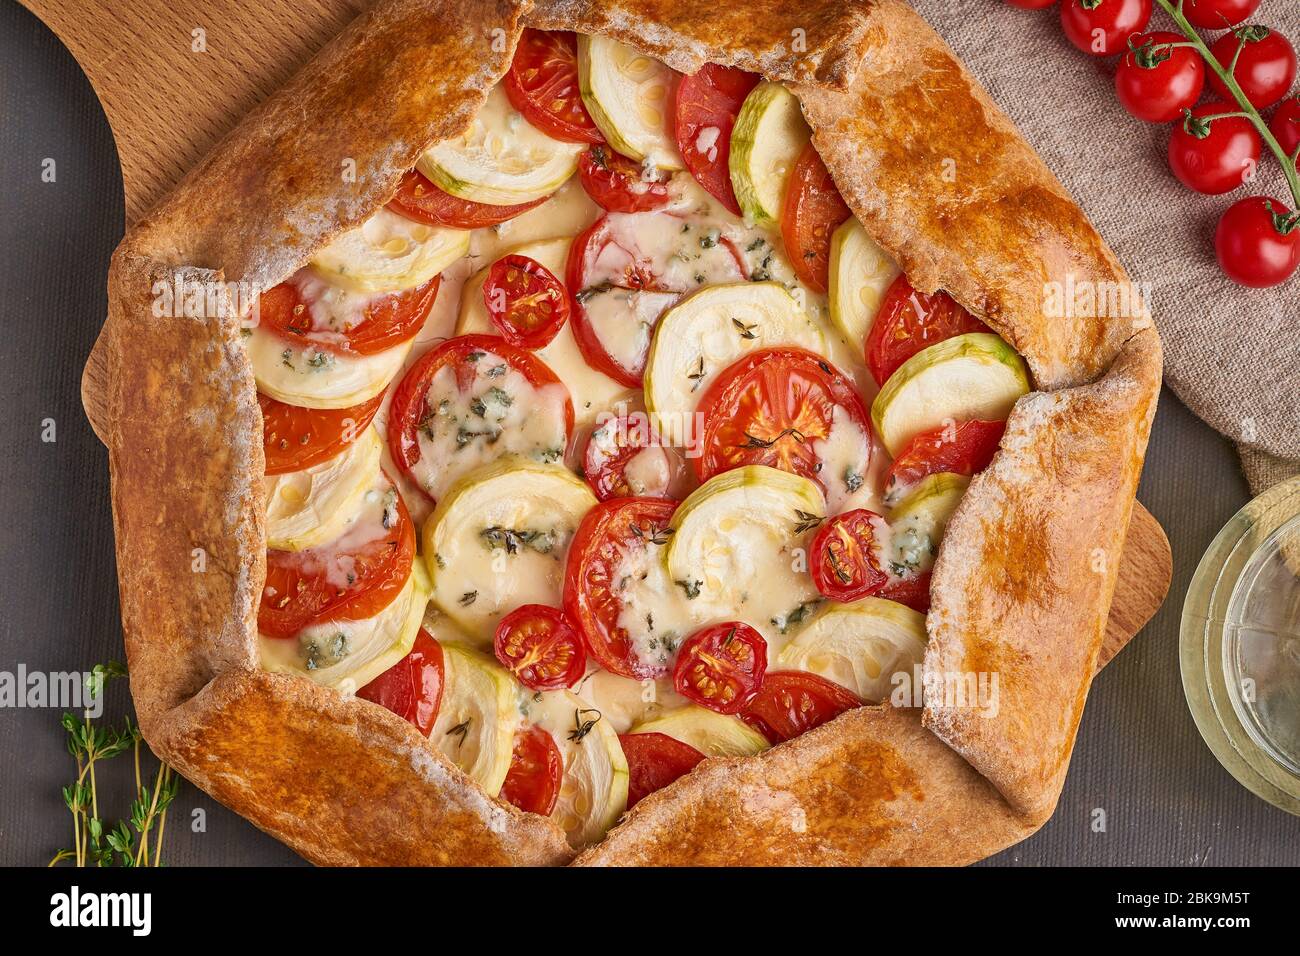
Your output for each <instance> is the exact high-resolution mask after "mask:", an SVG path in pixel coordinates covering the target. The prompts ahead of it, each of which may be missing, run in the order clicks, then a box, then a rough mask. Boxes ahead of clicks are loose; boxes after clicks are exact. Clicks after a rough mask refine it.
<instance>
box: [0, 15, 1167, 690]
mask: <svg viewBox="0 0 1300 956" xmlns="http://www.w3.org/2000/svg"><path fill="white" fill-rule="evenodd" d="M21 2H22V3H23V5H24V6H26V7H27V8H28V9H29V10H31V11H32V12H33V13H35V14H36V15H37V16H38V17H40V19H41V20H43V21H44V22H45V24H46V25H47V26H49V27H50V29H51V30H53V31H54V33H55V34H56V35H57V36H58V37H59V39H60V40H62V41H63V43H64V45H66V46H67V47H68V49H69V50H70V51H71V52H72V55H73V56H74V57H76V59H77V62H78V63H79V64H80V65H81V67H82V69H83V70H85V72H86V75H87V76H88V77H89V78H90V82H91V85H92V86H93V87H94V89H95V92H96V94H97V95H98V96H99V100H100V102H101V103H102V104H103V106H104V112H105V114H106V115H107V116H108V121H109V124H110V125H111V126H112V129H113V135H114V138H115V139H116V142H117V151H118V157H119V159H120V160H121V164H122V178H123V181H124V185H125V192H126V220H127V223H128V224H130V223H132V222H134V221H135V220H137V219H139V218H140V216H141V215H143V214H144V212H145V211H146V210H148V209H149V207H150V206H152V205H153V204H154V203H155V202H156V201H157V200H158V199H159V198H160V197H162V196H163V195H165V194H166V192H167V191H168V190H169V189H171V188H172V187H173V186H174V185H175V184H176V183H177V182H178V181H179V180H180V178H181V177H182V176H183V175H184V173H185V171H186V170H188V169H189V168H190V167H192V166H193V165H195V163H197V162H198V160H199V159H200V158H201V157H202V156H203V155H204V154H205V153H206V152H208V150H210V149H211V148H212V146H213V145H215V144H216V142H217V141H218V140H219V139H220V138H221V137H222V136H223V135H225V134H226V133H227V132H228V131H229V130H230V129H231V128H233V127H234V126H235V125H236V124H237V123H238V122H239V120H240V119H241V118H242V117H243V116H244V114H245V113H246V112H247V111H248V110H249V109H251V108H252V107H253V106H254V105H255V104H257V103H258V102H260V101H261V100H263V99H265V98H266V97H267V96H268V95H269V94H270V93H271V92H273V91H274V90H275V89H276V88H278V87H279V86H281V85H282V84H283V83H284V81H285V80H287V79H288V78H289V77H290V76H291V75H292V74H293V73H294V72H295V71H296V70H297V69H298V67H300V66H301V65H302V64H303V63H305V62H306V61H307V60H309V59H310V58H311V57H312V55H313V54H315V52H316V51H317V50H319V49H320V47H321V46H323V45H324V44H325V43H326V41H328V40H329V39H330V38H331V37H333V36H334V35H335V34H337V33H338V32H339V31H340V30H341V29H342V28H343V27H344V26H345V25H346V24H347V23H348V22H349V21H350V20H351V19H352V18H353V17H355V16H356V15H357V14H358V13H360V12H361V11H362V10H363V9H364V8H365V7H366V6H368V4H367V3H365V2H364V0H260V2H257V0H129V2H123V0H113V2H110V0H21ZM105 384H106V382H105V380H104V371H103V368H102V365H101V364H99V363H97V362H96V361H95V360H94V358H93V356H92V360H91V362H90V363H89V364H88V366H87V370H86V377H85V379H84V380H83V387H82V397H83V401H84V403H85V405H86V411H87V414H88V415H89V416H90V419H91V423H92V424H93V425H95V426H96V431H101V428H100V423H101V421H102V419H101V402H100V396H102V395H103V394H104V391H105V389H104V386H105ZM1172 567H1173V563H1172V558H1171V555H1170V550H1169V541H1168V539H1167V538H1166V537H1165V533H1164V530H1163V529H1162V528H1161V527H1160V524H1159V522H1157V521H1156V520H1155V518H1153V517H1152V516H1151V513H1150V512H1148V511H1147V510H1146V509H1145V508H1143V507H1142V506H1141V504H1139V505H1138V506H1137V508H1135V509H1134V512H1133V519H1132V522H1131V524H1130V525H1129V534H1128V539H1127V541H1126V542H1125V547H1124V554H1123V557H1122V559H1121V565H1120V570H1119V580H1118V582H1117V584H1116V588H1115V598H1114V602H1113V604H1112V607H1111V615H1110V621H1109V623H1108V627H1107V633H1106V642H1105V645H1104V647H1103V651H1102V661H1101V663H1103V664H1104V663H1105V662H1106V661H1108V660H1110V658H1111V657H1113V656H1114V655H1115V654H1116V653H1117V652H1118V651H1119V650H1120V649H1121V648H1122V647H1123V646H1124V645H1125V644H1126V643H1127V642H1128V641H1129V639H1130V638H1132V637H1133V635H1135V634H1136V633H1137V632H1138V631H1139V630H1140V629H1141V628H1142V626H1143V625H1144V624H1146V622H1147V621H1148V620H1150V619H1151V617H1152V615H1154V614H1155V612H1156V611H1157V610H1158V609H1159V607H1160V605H1161V604H1162V603H1163V602H1164V599H1165V595H1166V594H1167V593H1168V591H1169V582H1170V577H1171V575H1172ZM1099 666H1100V665H1099Z"/></svg>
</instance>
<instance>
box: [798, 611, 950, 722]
mask: <svg viewBox="0 0 1300 956" xmlns="http://www.w3.org/2000/svg"><path fill="white" fill-rule="evenodd" d="M925 645H926V633H925V616H924V615H922V614H920V613H918V612H916V611H913V610H912V609H911V608H910V607H904V606H903V605H902V604H897V603H895V602H893V601H885V600H881V599H879V598H872V597H868V598H862V599H861V600H859V601H854V602H853V603H852V604H831V603H828V604H825V605H823V606H822V607H820V608H818V609H817V610H816V611H815V612H814V613H813V615H812V617H811V618H810V619H809V620H808V622H807V623H806V624H804V625H803V626H802V627H801V628H800V630H799V633H798V634H797V635H796V636H795V639H794V640H793V641H791V642H790V643H789V644H788V645H786V648H785V650H784V651H782V652H781V655H780V657H778V658H777V661H776V663H775V664H774V665H773V670H800V671H809V672H810V673H813V674H816V675H818V676H819V677H825V678H826V679H827V680H831V681H834V682H835V683H837V684H839V685H840V686H841V687H847V688H848V689H849V690H851V691H853V693H855V694H857V695H858V696H859V697H861V698H862V699H863V700H864V701H866V702H867V703H869V704H874V703H879V702H880V701H882V700H884V699H885V698H886V697H888V696H889V694H890V691H891V690H892V688H893V680H892V679H893V676H894V674H896V673H898V672H900V671H901V672H903V673H906V674H907V675H908V678H909V679H910V678H911V676H912V667H913V665H915V664H919V663H921V661H922V660H924V658H925Z"/></svg>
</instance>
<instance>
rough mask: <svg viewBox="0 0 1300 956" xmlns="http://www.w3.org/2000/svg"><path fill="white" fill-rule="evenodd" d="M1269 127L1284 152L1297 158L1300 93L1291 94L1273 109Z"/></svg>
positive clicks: (1299, 139) (1299, 141)
mask: <svg viewBox="0 0 1300 956" xmlns="http://www.w3.org/2000/svg"><path fill="white" fill-rule="evenodd" d="M1268 128H1269V130H1270V131H1271V132H1272V133H1273V136H1274V137H1275V138H1276V139H1277V143H1278V145H1279V146H1281V147H1282V152H1284V153H1286V154H1287V155H1288V156H1290V157H1292V158H1293V159H1294V158H1295V155H1296V150H1300V93H1297V94H1296V95H1295V96H1289V97H1287V98H1286V99H1284V100H1283V101H1282V103H1281V104H1280V105H1279V106H1278V108H1277V109H1276V110H1274V111H1273V118H1272V119H1271V120H1269V121H1268Z"/></svg>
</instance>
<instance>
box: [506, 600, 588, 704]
mask: <svg viewBox="0 0 1300 956" xmlns="http://www.w3.org/2000/svg"><path fill="white" fill-rule="evenodd" d="M492 648H493V650H494V651H496V655H497V660H499V661H500V662H501V664H502V665H503V666H504V667H505V669H506V670H508V671H510V673H512V674H514V675H515V679H516V680H518V681H519V683H521V684H523V685H524V686H525V687H527V688H529V689H530V690H562V689H564V688H565V687H572V686H573V685H574V684H576V683H578V681H580V680H581V679H582V675H583V674H584V673H585V672H586V670H587V651H586V649H585V648H584V647H583V646H582V638H580V637H578V632H577V631H575V630H574V629H573V628H572V627H570V626H569V622H568V621H567V620H565V618H564V613H563V612H562V611H559V610H557V609H556V608H553V607H547V606H546V605H545V604H523V605H520V606H519V607H517V608H515V609H514V610H513V611H511V612H510V613H509V614H507V615H506V616H505V617H503V618H502V619H501V623H500V624H498V625H497V632H496V637H495V639H494V640H493V642H492Z"/></svg>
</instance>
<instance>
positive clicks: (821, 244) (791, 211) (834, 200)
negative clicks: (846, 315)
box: [781, 143, 853, 292]
mask: <svg viewBox="0 0 1300 956" xmlns="http://www.w3.org/2000/svg"><path fill="white" fill-rule="evenodd" d="M851 215H853V213H851V212H850V211H849V207H848V206H847V205H846V204H845V202H844V198H843V197H842V196H840V191H839V190H838V189H837V188H836V187H835V181H834V180H833V179H831V174H830V173H829V172H827V170H826V164H825V163H823V162H822V158H821V157H820V156H818V155H817V150H816V149H814V148H813V145H812V143H809V144H808V145H807V146H805V147H804V150H803V153H802V155H800V157H799V159H798V161H797V162H796V163H795V165H794V170H793V172H792V173H791V174H790V185H789V186H788V187H787V188H786V191H785V200H784V203H783V204H782V207H781V239H782V241H783V242H785V251H786V255H788V256H789V257H790V265H791V266H793V267H794V271H795V274H796V275H797V276H798V277H799V279H800V281H801V282H803V283H804V285H806V286H808V288H810V289H812V290H813V291H815V292H825V291H826V286H827V283H828V281H829V276H830V268H831V233H833V232H834V231H835V229H836V227H838V226H839V225H840V223H842V222H844V220H846V219H848V218H849V216H851Z"/></svg>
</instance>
